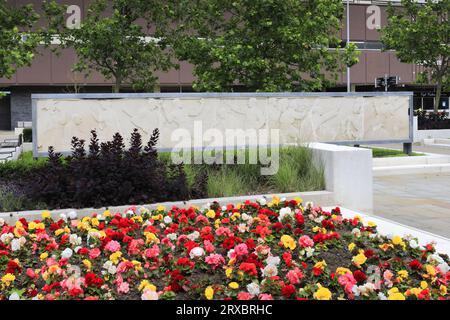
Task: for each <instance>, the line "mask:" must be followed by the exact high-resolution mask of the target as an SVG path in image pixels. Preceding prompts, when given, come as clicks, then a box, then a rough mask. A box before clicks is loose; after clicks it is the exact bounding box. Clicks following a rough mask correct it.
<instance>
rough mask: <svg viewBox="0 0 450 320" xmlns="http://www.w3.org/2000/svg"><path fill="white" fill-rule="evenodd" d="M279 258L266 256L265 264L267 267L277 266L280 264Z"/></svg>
mask: <svg viewBox="0 0 450 320" xmlns="http://www.w3.org/2000/svg"><path fill="white" fill-rule="evenodd" d="M280 261H281V260H280V257H274V256H268V257H267V259H266V263H267V264H268V265H272V266H277V265H279V264H280Z"/></svg>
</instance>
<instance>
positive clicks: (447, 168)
mask: <svg viewBox="0 0 450 320" xmlns="http://www.w3.org/2000/svg"><path fill="white" fill-rule="evenodd" d="M438 173H450V163H439V164H426V165H404V166H386V167H374V168H373V176H374V177H383V176H396V175H403V174H438Z"/></svg>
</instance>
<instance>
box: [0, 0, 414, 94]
mask: <svg viewBox="0 0 450 320" xmlns="http://www.w3.org/2000/svg"><path fill="white" fill-rule="evenodd" d="M8 2H9V3H10V4H11V5H16V6H20V5H24V4H28V3H31V4H34V6H35V9H36V11H38V12H39V11H40V7H41V1H36V0H16V1H13V0H8ZM58 2H59V3H64V4H66V5H76V6H78V7H79V8H80V11H81V19H82V18H83V17H84V16H85V15H86V12H87V8H88V7H89V3H90V2H91V0H64V1H63V0H58ZM374 7H375V9H374ZM376 8H378V9H376ZM374 10H379V13H380V15H379V18H380V19H379V21H378V20H374V19H373V17H374ZM386 15H387V14H386V6H373V5H370V4H352V5H351V6H350V39H351V41H355V42H361V43H370V44H374V43H377V42H379V39H380V35H379V32H378V30H377V28H376V27H374V21H375V22H376V23H375V25H376V24H377V23H379V24H380V25H381V26H383V25H385V24H386V20H387V17H386ZM67 17H68V18H69V17H70V14H67ZM43 23H44V22H43V21H42V22H41V23H40V24H41V25H43ZM340 36H341V38H342V39H343V40H346V21H345V19H344V20H343V22H342V29H341V33H340ZM75 62H76V54H75V53H74V51H73V50H71V49H67V50H63V52H62V54H61V55H60V56H57V55H55V54H54V53H52V52H51V51H50V50H49V49H41V50H40V52H39V54H38V55H36V58H35V60H34V62H33V64H32V66H31V67H26V68H21V69H20V70H18V72H17V73H16V74H15V75H14V77H13V78H12V79H10V80H6V79H0V87H1V86H33V85H70V84H74V83H75V84H79V85H80V86H81V85H94V86H95V85H105V84H110V82H108V81H105V79H104V78H103V77H102V76H101V75H100V74H98V73H95V72H94V73H93V74H92V75H91V76H90V77H89V78H84V76H83V75H82V74H77V73H74V72H72V71H71V67H72V66H73V64H74V63H75ZM192 69H193V67H192V65H190V64H189V63H186V62H181V63H180V68H179V70H175V69H173V70H170V71H169V72H164V73H163V72H161V73H158V76H159V83H160V86H189V85H191V84H192V82H193V80H194V77H193V75H192ZM416 69H417V67H416V66H413V65H410V64H404V63H401V62H399V61H398V59H397V58H396V56H395V53H394V52H381V51H380V50H376V49H375V50H367V49H364V50H361V55H360V62H359V63H358V64H357V65H355V66H353V67H352V68H351V80H352V83H353V84H358V85H361V84H372V83H374V79H375V78H377V77H382V76H384V75H385V74H389V75H398V76H400V78H401V82H402V83H412V82H414V80H415V77H416V74H417V70H416ZM345 81H346V73H345V72H344V73H342V74H341V75H340V77H339V79H338V83H339V84H341V85H344V84H345Z"/></svg>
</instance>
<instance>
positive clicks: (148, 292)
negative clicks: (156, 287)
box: [141, 289, 159, 300]
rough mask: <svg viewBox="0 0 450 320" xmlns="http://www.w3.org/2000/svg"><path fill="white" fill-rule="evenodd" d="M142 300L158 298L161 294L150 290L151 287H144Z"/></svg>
mask: <svg viewBox="0 0 450 320" xmlns="http://www.w3.org/2000/svg"><path fill="white" fill-rule="evenodd" d="M141 299H142V300H158V299H159V295H158V292H156V291H153V290H150V289H144V291H143V292H142V296H141Z"/></svg>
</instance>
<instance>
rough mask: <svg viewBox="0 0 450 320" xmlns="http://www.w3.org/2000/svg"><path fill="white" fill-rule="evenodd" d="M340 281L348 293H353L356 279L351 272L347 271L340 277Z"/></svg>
mask: <svg viewBox="0 0 450 320" xmlns="http://www.w3.org/2000/svg"><path fill="white" fill-rule="evenodd" d="M338 282H339V284H340V285H341V286H344V288H345V292H346V293H347V294H353V291H352V289H353V286H354V285H355V284H356V280H355V278H354V277H353V275H352V274H351V273H346V274H344V275H342V276H340V277H339V279H338Z"/></svg>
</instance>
